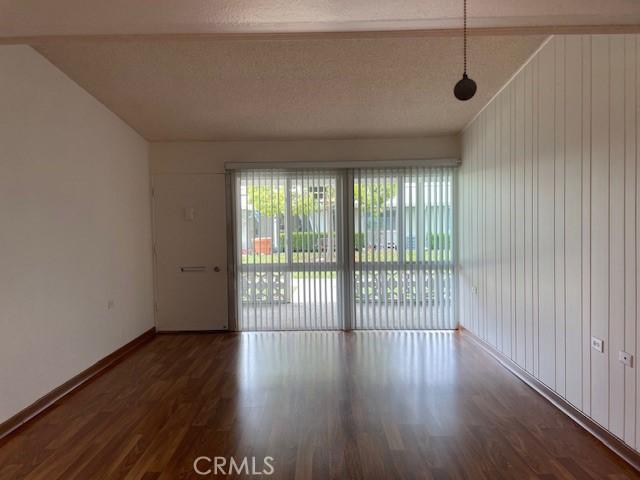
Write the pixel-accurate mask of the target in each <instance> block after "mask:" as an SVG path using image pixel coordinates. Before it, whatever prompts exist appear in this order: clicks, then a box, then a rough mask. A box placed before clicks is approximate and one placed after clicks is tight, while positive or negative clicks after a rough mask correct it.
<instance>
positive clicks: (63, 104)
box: [0, 46, 153, 422]
mask: <svg viewBox="0 0 640 480" xmlns="http://www.w3.org/2000/svg"><path fill="white" fill-rule="evenodd" d="M147 150H148V148H147V143H146V142H145V141H144V140H143V139H142V138H141V137H140V136H139V135H138V134H136V133H135V132H134V131H133V130H131V128H129V127H128V126H127V125H125V124H124V123H123V122H122V121H121V120H119V119H118V118H117V117H116V116H115V115H114V114H112V113H111V112H110V111H109V110H107V109H106V108H105V107H104V106H102V105H101V104H100V103H98V102H97V101H96V100H95V99H94V98H93V97H91V96H90V95H89V94H87V93H86V92H85V91H84V90H82V89H81V88H80V87H78V86H77V85H76V84H75V83H73V82H72V81H71V80H69V79H68V78H67V77H65V75H64V74H63V73H61V72H60V71H59V70H57V69H56V68H55V67H54V66H52V65H51V64H50V63H49V62H47V60H45V59H44V58H43V57H41V56H40V55H39V54H38V53H36V52H35V51H34V50H32V49H31V48H30V47H27V46H0V272H1V273H0V422H2V421H4V420H6V419H7V418H9V417H11V416H12V415H14V414H15V413H17V412H18V411H20V410H21V409H23V408H24V407H26V406H28V405H29V404H31V403H33V402H34V401H36V400H37V399H38V398H40V397H41V396H42V395H44V394H46V393H48V392H49V391H51V390H52V389H53V388H55V387H57V386H59V385H60V384H62V383H64V382H65V381H66V380H68V379H70V378H71V377H72V376H74V375H76V374H77V373H79V372H80V371H82V370H84V369H86V368H87V367H89V366H90V365H92V364H93V363H95V362H96V361H98V360H99V359H101V358H103V357H105V356H106V355H108V354H110V353H111V352H113V351H114V350H116V349H117V348H119V347H121V346H122V345H124V344H125V343H127V342H128V341H130V340H132V339H133V338H135V337H136V336H138V335H140V334H141V333H143V332H144V331H146V330H148V329H149V328H151V327H153V298H152V295H153V292H152V266H151V228H150V218H151V216H150V202H149V173H148V159H147V153H148V152H147ZM109 300H113V302H114V306H113V308H112V309H108V308H107V304H108V302H109Z"/></svg>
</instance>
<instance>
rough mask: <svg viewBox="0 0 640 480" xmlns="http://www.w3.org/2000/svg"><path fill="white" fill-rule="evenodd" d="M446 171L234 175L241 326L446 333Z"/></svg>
mask: <svg viewBox="0 0 640 480" xmlns="http://www.w3.org/2000/svg"><path fill="white" fill-rule="evenodd" d="M453 173H454V170H453V169H452V168H402V169H350V170H341V171H326V170H319V171H308V170H304V171H303V170H298V171H281V170H247V171H237V172H235V174H234V175H235V181H234V188H235V195H234V209H235V217H236V218H235V223H236V232H235V250H236V290H237V309H236V311H237V323H238V327H239V329H240V330H328V329H344V328H347V329H351V328H354V329H451V328H455V326H456V325H455V319H454V315H453V294H454V291H453V289H454V281H453V276H454V268H453V265H454V261H453V260H454V259H453V245H454V242H453ZM345 207H346V208H345Z"/></svg>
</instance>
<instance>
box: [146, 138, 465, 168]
mask: <svg viewBox="0 0 640 480" xmlns="http://www.w3.org/2000/svg"><path fill="white" fill-rule="evenodd" d="M149 157H150V161H151V170H152V172H153V173H224V164H225V162H272V163H273V162H307V161H308V162H323V161H325V162H339V161H372V160H414V159H442V158H460V139H459V138H458V136H456V135H450V136H440V137H408V138H380V139H346V140H290V141H262V142H157V143H151V145H150V153H149Z"/></svg>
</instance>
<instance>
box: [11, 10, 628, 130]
mask: <svg viewBox="0 0 640 480" xmlns="http://www.w3.org/2000/svg"><path fill="white" fill-rule="evenodd" d="M461 10H462V0H456V1H452V0H392V1H389V0H180V1H176V0H153V1H149V0H144V1H143V0H109V1H104V0H56V1H51V0H0V43H3V42H4V43H29V44H31V45H33V46H34V47H35V48H36V49H37V50H38V51H40V52H41V53H42V54H43V55H45V56H46V57H47V58H48V59H49V60H50V61H51V62H52V63H54V64H55V65H57V66H58V67H59V68H60V69H61V70H63V71H64V72H65V73H66V74H67V75H69V77H71V78H72V79H74V80H75V81H76V82H78V84H80V85H81V86H82V87H84V88H85V89H86V90H87V91H88V92H90V93H91V94H92V95H94V96H95V97H96V98H97V99H99V100H100V101H102V102H103V103H104V104H105V105H106V106H107V107H108V108H109V109H111V110H112V111H113V112H115V113H116V114H117V115H119V116H120V117H121V118H122V119H123V120H125V121H126V122H127V123H129V124H130V125H131V126H132V127H133V128H135V129H136V130H137V131H138V132H140V133H141V134H142V135H143V136H144V137H145V138H147V139H149V140H231V139H233V140H245V139H294V138H329V137H330V138H354V137H390V136H425V135H438V134H450V133H457V132H459V131H460V130H461V129H462V128H463V126H464V125H465V124H466V123H467V122H468V121H469V120H470V119H471V118H472V117H473V116H474V115H475V114H476V113H477V112H478V111H479V110H480V109H481V108H482V107H483V106H484V105H485V104H486V103H487V102H488V100H489V99H490V98H491V96H493V94H495V93H496V92H497V91H498V89H499V88H500V87H501V86H502V85H504V84H505V82H506V81H507V80H508V79H509V77H510V76H511V75H512V74H513V73H514V72H515V71H516V70H517V69H518V67H520V66H521V65H522V64H523V63H524V62H525V61H526V59H527V58H528V57H529V56H530V55H531V54H532V53H533V52H534V51H535V50H536V48H537V47H538V46H539V45H540V44H541V42H542V41H543V40H544V38H545V34H546V33H549V32H595V31H606V30H607V29H609V30H611V29H614V30H615V31H638V30H639V25H640V0H564V1H557V0H536V1H531V0H469V17H470V18H469V25H470V27H471V28H472V31H471V36H470V43H469V48H470V52H469V73H470V75H471V76H472V77H473V78H474V79H475V80H476V81H477V82H478V93H477V95H476V97H474V98H473V99H472V100H471V101H469V102H464V103H463V102H458V101H456V100H455V99H454V98H453V95H452V88H453V85H454V83H455V82H456V81H457V80H458V79H459V77H460V74H461V69H462V68H461V64H462V39H461V38H460V36H459V34H460V31H459V27H460V26H461V23H462V21H461V13H462V11H461Z"/></svg>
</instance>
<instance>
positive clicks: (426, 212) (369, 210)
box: [353, 168, 456, 329]
mask: <svg viewBox="0 0 640 480" xmlns="http://www.w3.org/2000/svg"><path fill="white" fill-rule="evenodd" d="M353 179H354V207H353V208H354V218H355V222H354V223H355V226H354V237H355V238H354V244H355V269H354V275H355V282H354V289H355V292H354V296H353V298H354V301H355V303H356V305H355V309H354V310H355V318H354V320H353V327H354V328H356V329H451V328H455V327H456V324H455V319H454V315H453V286H454V282H453V275H454V262H453V245H454V242H453V169H451V168H409V169H399V170H389V169H383V170H376V169H359V170H355V171H354V174H353Z"/></svg>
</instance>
